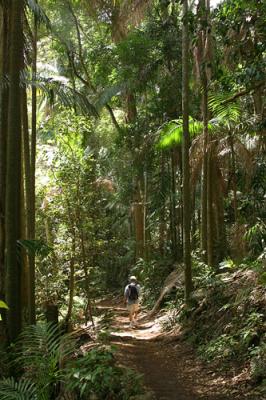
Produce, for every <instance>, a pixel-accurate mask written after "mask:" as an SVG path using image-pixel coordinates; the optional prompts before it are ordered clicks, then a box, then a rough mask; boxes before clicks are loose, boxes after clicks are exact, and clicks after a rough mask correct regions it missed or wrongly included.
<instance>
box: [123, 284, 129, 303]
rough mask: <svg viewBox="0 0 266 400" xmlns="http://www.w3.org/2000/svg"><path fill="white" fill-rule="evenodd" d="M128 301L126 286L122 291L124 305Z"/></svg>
mask: <svg viewBox="0 0 266 400" xmlns="http://www.w3.org/2000/svg"><path fill="white" fill-rule="evenodd" d="M127 300H128V285H127V286H126V287H125V291H124V302H125V304H126V303H127Z"/></svg>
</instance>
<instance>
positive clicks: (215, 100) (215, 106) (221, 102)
mask: <svg viewBox="0 0 266 400" xmlns="http://www.w3.org/2000/svg"><path fill="white" fill-rule="evenodd" d="M231 96H232V94H231V93H215V94H214V93H210V94H209V102H208V105H209V109H210V110H211V111H212V113H213V115H214V117H215V118H216V120H217V122H219V123H222V124H228V123H230V122H237V121H238V120H239V116H240V106H239V104H238V103H237V102H234V103H227V102H226V99H227V98H229V97H231Z"/></svg>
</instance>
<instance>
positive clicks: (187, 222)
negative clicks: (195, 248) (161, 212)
mask: <svg viewBox="0 0 266 400" xmlns="http://www.w3.org/2000/svg"><path fill="white" fill-rule="evenodd" d="M182 14H183V27H182V113H183V141H182V156H183V157H182V161H183V168H182V169H183V210H184V214H183V221H184V223H183V238H184V250H183V254H184V263H185V300H186V302H187V303H188V302H189V300H190V297H191V292H192V288H193V285H192V271H191V245H190V226H191V215H190V201H191V199H190V166H189V142H190V139H189V30H188V1H187V0H184V1H183V13H182Z"/></svg>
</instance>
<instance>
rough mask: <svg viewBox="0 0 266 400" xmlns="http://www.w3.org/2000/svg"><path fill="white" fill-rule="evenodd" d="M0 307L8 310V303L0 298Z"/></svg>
mask: <svg viewBox="0 0 266 400" xmlns="http://www.w3.org/2000/svg"><path fill="white" fill-rule="evenodd" d="M0 308H4V309H6V310H8V305H7V304H6V303H5V302H4V301H3V300H0ZM0 321H2V315H1V313H0Z"/></svg>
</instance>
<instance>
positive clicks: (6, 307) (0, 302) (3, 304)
mask: <svg viewBox="0 0 266 400" xmlns="http://www.w3.org/2000/svg"><path fill="white" fill-rule="evenodd" d="M0 308H5V309H6V310H8V305H7V304H6V303H5V302H4V301H3V300H0Z"/></svg>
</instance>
